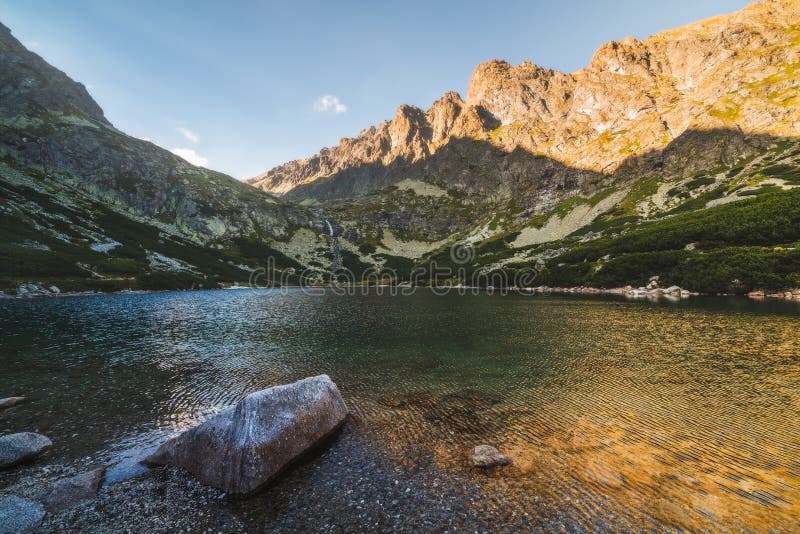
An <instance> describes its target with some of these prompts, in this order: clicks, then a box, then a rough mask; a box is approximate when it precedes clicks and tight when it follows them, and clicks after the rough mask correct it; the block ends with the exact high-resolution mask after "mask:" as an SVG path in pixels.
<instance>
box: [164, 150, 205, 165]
mask: <svg viewBox="0 0 800 534" xmlns="http://www.w3.org/2000/svg"><path fill="white" fill-rule="evenodd" d="M170 152H172V153H173V154H175V155H176V156H180V157H182V158H183V159H185V160H186V161H188V162H189V163H191V164H192V165H197V166H198V167H205V166H206V165H208V158H207V157H205V156H201V155H200V154H198V153H197V152H195V150H194V149H193V148H172V149H170Z"/></svg>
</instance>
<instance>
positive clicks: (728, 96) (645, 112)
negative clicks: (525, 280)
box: [249, 0, 800, 195]
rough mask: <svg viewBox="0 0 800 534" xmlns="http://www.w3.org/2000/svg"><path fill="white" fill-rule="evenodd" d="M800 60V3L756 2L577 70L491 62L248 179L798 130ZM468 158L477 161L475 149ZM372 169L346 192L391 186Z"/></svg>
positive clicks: (634, 151) (292, 181)
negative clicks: (438, 93) (698, 135)
mask: <svg viewBox="0 0 800 534" xmlns="http://www.w3.org/2000/svg"><path fill="white" fill-rule="evenodd" d="M798 63H800V2H798V1H797V0H769V1H766V2H760V3H754V4H751V5H749V6H748V7H746V8H745V9H743V10H742V11H740V12H738V13H735V14H733V15H725V16H719V17H714V18H711V19H708V20H704V21H700V22H697V23H694V24H690V25H688V26H685V27H682V28H678V29H675V30H669V31H665V32H662V33H660V34H657V35H654V36H652V37H649V38H647V39H644V40H638V39H635V38H633V37H628V38H624V39H622V40H619V41H610V42H608V43H606V44H604V45H602V46H601V47H600V48H599V49H598V50H597V51H596V52H595V53H594V55H593V56H592V58H591V60H590V61H589V63H588V65H587V66H586V67H585V68H583V69H580V70H578V71H576V72H573V73H564V72H559V71H556V70H552V69H547V68H544V67H541V66H538V65H535V64H533V63H530V62H524V63H521V64H520V65H511V64H509V63H508V62H507V61H503V60H497V59H493V60H490V61H486V62H484V63H481V64H479V65H478V66H477V67H476V68H475V70H474V72H473V73H472V77H471V79H470V82H469V88H468V91H467V97H466V100H462V99H461V98H460V97H459V96H458V95H457V94H456V93H447V94H446V95H444V96H443V97H442V98H440V99H439V100H437V101H436V102H434V104H433V105H432V106H431V108H430V109H429V110H428V111H427V112H423V111H422V110H420V109H418V108H414V107H411V106H401V108H399V109H398V112H397V114H396V115H395V117H394V118H393V119H392V120H391V121H389V122H388V123H382V124H381V125H379V126H378V127H377V128H375V129H370V130H365V131H364V132H362V134H361V135H359V137H358V138H357V140H356V142H354V143H353V142H350V141H347V142H344V143H342V144H341V145H340V146H339V147H334V148H331V149H329V150H325V151H323V152H321V153H320V155H319V156H317V157H316V158H321V159H322V160H324V164H321V165H316V163H311V162H316V161H317V159H316V158H311V159H310V160H308V161H309V163H306V164H304V163H302V162H293V163H290V164H287V165H284V166H281V167H278V168H276V169H273V170H271V171H268V172H267V173H265V174H263V175H261V176H258V177H255V178H253V179H251V180H250V181H249V182H250V183H251V184H253V185H255V186H256V187H261V188H264V189H266V190H268V191H272V192H279V193H283V192H287V191H289V190H291V189H292V188H293V187H296V186H297V185H299V184H306V183H309V182H313V181H314V180H316V179H317V178H320V177H323V176H324V177H329V178H332V179H334V180H335V178H336V175H337V174H338V173H343V172H347V171H348V169H351V168H352V167H353V166H354V165H355V166H362V167H363V166H364V165H372V167H370V168H371V169H373V170H372V171H370V172H373V173H374V172H378V173H380V172H382V171H380V168H381V166H385V165H387V164H389V163H393V162H394V163H395V164H396V163H397V162H398V161H399V162H401V163H405V164H409V165H410V164H413V163H415V162H417V161H420V160H421V159H426V158H429V157H431V156H432V155H433V154H435V153H436V152H437V151H438V150H441V149H442V148H443V147H445V146H447V145H448V144H449V143H451V142H452V141H454V140H459V139H472V140H478V141H480V142H483V143H487V144H488V145H489V146H491V147H494V148H496V149H498V150H502V151H505V152H511V151H514V150H517V149H522V150H525V151H527V152H529V153H531V154H542V155H546V156H547V157H549V158H551V159H553V160H555V161H557V162H558V163H559V164H563V165H567V166H569V167H573V168H577V169H583V170H589V171H592V172H598V173H603V174H609V175H610V174H613V173H615V172H616V171H617V170H618V169H619V168H620V167H621V166H622V165H623V164H624V163H625V162H627V161H629V160H631V159H633V158H637V157H641V156H643V155H645V154H648V153H653V152H656V151H660V150H663V149H665V147H667V146H668V145H669V144H670V143H671V142H672V141H674V140H675V139H676V138H678V137H679V136H681V135H682V134H684V133H686V132H689V131H692V130H701V131H702V130H711V129H731V130H734V131H740V132H743V133H745V134H766V135H773V136H786V135H796V134H798V133H800V111H799V109H800V108H799V107H798V106H797V105H796V104H798V103H800V101H798V97H797V90H798V84H799V83H800V82H799V81H798V77H797V73H798V72H800V71H798V67H797V64H798ZM462 156H463V157H465V158H466V159H465V160H464V161H465V164H468V163H469V158H470V155H469V154H462ZM474 157H476V158H477V157H480V156H479V155H478V154H475V155H474ZM375 165H377V167H375ZM426 172H427V171H426ZM371 176H373V175H372V174H370V173H368V172H366V171H365V172H361V173H360V174H359V177H360V178H359V180H361V181H363V182H364V183H363V184H362V186H360V187H348V188H347V190H348V191H352V190H360V191H363V192H368V191H371V190H374V188H375V187H378V186H384V185H385V183H384V181H385V180H384V179H378V180H375V181H374V183H372V182H371ZM442 179H444V180H449V179H450V177H442ZM529 179H532V178H529ZM310 191H311V190H309V189H308V188H306V189H304V191H303V194H312V195H313V194H315V193H313V192H310Z"/></svg>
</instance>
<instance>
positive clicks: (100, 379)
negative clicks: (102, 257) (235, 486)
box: [0, 290, 800, 531]
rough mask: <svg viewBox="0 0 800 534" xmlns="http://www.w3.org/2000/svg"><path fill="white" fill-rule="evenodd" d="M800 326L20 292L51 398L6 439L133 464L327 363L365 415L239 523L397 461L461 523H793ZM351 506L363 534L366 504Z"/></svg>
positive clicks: (667, 306)
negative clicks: (486, 449)
mask: <svg viewBox="0 0 800 534" xmlns="http://www.w3.org/2000/svg"><path fill="white" fill-rule="evenodd" d="M798 326H800V307H798V306H797V305H796V304H794V303H788V302H751V301H746V300H738V299H730V300H725V299H702V298H697V299H691V300H689V301H683V302H679V303H654V302H630V301H625V300H616V299H609V298H596V299H588V298H570V297H553V296H550V297H545V296H522V295H514V296H499V295H486V294H482V295H455V294H453V295H448V296H436V295H433V294H431V293H428V292H425V291H418V292H417V293H416V294H415V295H413V296H404V297H400V296H395V297H392V296H388V295H383V296H382V295H375V294H372V295H367V296H364V295H359V296H337V295H333V294H327V295H325V296H312V295H306V294H303V293H302V292H300V291H298V290H290V291H280V290H258V291H216V292H187V293H161V294H146V295H117V296H109V297H87V298H71V299H51V300H35V301H4V302H0V331H2V344H1V345H0V350H1V351H2V352H1V353H0V358H1V359H2V373H0V397H1V396H9V395H26V396H29V397H32V398H33V399H34V400H33V401H32V402H29V403H27V404H23V405H20V406H18V407H15V408H13V409H12V410H8V411H7V412H6V413H3V414H0V431H1V432H3V433H5V432H10V431H22V430H36V431H40V432H43V433H45V434H47V435H48V436H49V437H51V438H52V439H53V441H54V442H55V444H56V445H55V447H54V450H53V451H52V452H51V453H49V455H48V458H49V460H50V461H54V462H70V461H74V460H76V459H78V458H84V457H87V456H89V457H93V458H97V459H100V460H103V461H117V460H119V459H120V458H123V457H125V456H126V455H130V454H131V453H130V452H126V451H130V450H134V451H141V450H145V449H147V448H148V447H152V446H153V445H154V444H156V443H158V442H160V441H161V440H163V439H164V438H165V437H166V436H167V435H169V434H171V433H174V432H177V431H179V430H182V429H184V428H186V427H187V426H189V425H192V424H194V423H195V422H197V421H200V420H202V419H203V418H205V417H207V416H208V415H209V414H212V413H214V412H215V411H218V410H219V409H221V408H224V407H226V406H228V405H230V404H231V403H233V402H235V401H236V400H237V399H238V398H240V397H241V396H242V395H244V394H246V393H247V392H250V391H254V390H258V389H262V388H265V387H268V386H271V385H275V384H279V383H285V382H289V381H293V380H295V379H298V378H302V377H305V376H308V375H313V374H319V373H327V374H329V375H330V376H331V377H332V378H333V379H334V381H335V382H336V383H337V384H338V385H339V387H340V389H341V391H342V394H343V395H344V397H345V399H346V401H347V402H348V404H349V405H350V408H351V411H352V412H353V414H354V418H353V421H351V422H350V423H349V424H348V429H347V431H346V432H345V433H344V435H343V437H342V438H341V439H339V440H337V441H336V442H335V443H333V444H332V447H334V449H335V450H334V451H333V452H334V456H335V457H336V458H338V460H337V461H336V462H334V461H331V460H330V459H326V458H328V456H326V455H323V456H322V457H318V458H316V459H312V460H310V462H311V466H310V467H308V466H306V467H304V468H303V469H299V470H298V471H297V472H296V473H293V474H290V475H289V476H288V479H284V480H282V481H280V483H279V484H277V485H276V487H274V488H273V489H269V490H267V491H268V492H271V493H270V494H269V498H266V497H264V498H262V499H260V500H259V499H256V500H254V501H253V503H254V504H247V502H242V503H236V504H235V505H232V508H233V509H234V510H235V511H237V513H244V514H247V515H248V517H250V516H253V515H254V516H255V518H256V519H254V521H259V522H261V523H260V524H262V525H263V521H264V520H265V518H266V519H270V518H273V519H274V517H275V516H276V514H279V511H276V510H277V509H276V508H275V507H276V506H279V505H278V504H274V503H277V502H280V495H279V494H280V492H284V493H286V492H289V491H295V490H297V489H298V488H300V489H304V488H305V489H306V490H307V491H309V492H311V491H312V488H313V493H314V494H315V495H316V497H315V498H317V499H322V500H325V499H327V498H330V499H329V502H331V503H333V502H338V501H335V499H333V493H334V492H336V493H340V492H342V487H340V486H337V487H331V488H327V487H326V486H325V485H324V484H320V483H319V480H318V479H319V478H320V477H323V478H324V477H327V478H328V479H330V478H341V479H342V480H344V479H345V478H346V477H345V476H344V471H345V470H349V473H350V475H352V473H353V472H358V474H359V476H362V477H367V478H368V477H370V476H371V475H374V476H375V477H376V478H377V477H379V476H384V475H386V473H385V472H381V473H380V474H379V473H377V470H378V469H379V468H378V467H374V465H373V463H374V462H375V461H376V460H375V458H379V459H380V462H381V465H382V466H383V467H381V468H380V469H382V470H384V471H386V470H388V471H391V473H393V474H392V477H401V478H402V477H403V476H406V475H407V476H408V477H412V478H414V480H415V483H417V484H418V485H419V487H425V488H428V489H427V490H420V491H421V492H424V491H428V492H429V493H430V495H428V499H431V498H435V496H436V494H437V493H438V494H441V495H442V497H441V499H442V502H446V504H447V506H446V507H443V508H442V509H441V511H438V512H437V511H435V510H429V513H431V514H442V515H447V514H451V515H458V514H456V511H455V510H457V511H459V514H461V515H460V516H459V517H461V516H463V517H464V518H465V519H463V521H462V520H461V519H459V521H456V522H455V523H453V522H452V521H450V523H448V524H450V525H454V526H465V525H469V526H471V525H472V524H475V525H478V526H482V527H485V528H496V527H500V526H504V525H505V526H509V527H513V528H526V527H528V528H546V529H548V530H551V529H562V530H578V531H579V530H598V529H608V530H636V531H639V530H649V529H652V530H704V529H705V530H711V531H716V530H737V529H741V528H744V529H748V528H749V529H754V530H766V529H768V528H770V527H772V528H775V529H778V530H783V531H792V530H798V529H800V520H798V518H799V517H800V341H798ZM484 442H486V443H492V444H494V445H496V446H498V448H500V449H501V450H502V451H504V452H506V453H508V455H509V456H511V457H512V459H513V466H511V467H507V468H500V469H497V470H494V471H491V472H488V473H483V472H480V473H478V472H476V471H475V470H473V468H471V467H470V466H469V465H468V463H467V461H466V456H467V455H468V454H469V452H470V449H471V448H472V447H473V446H474V445H476V444H479V443H484ZM365 450H369V451H370V452H368V453H366V452H364V451H365ZM367 457H369V458H370V461H369V462H366V460H364V461H362V459H364V458H367ZM315 462H316V464H317V465H316V466H315V465H314V464H315ZM368 464H369V465H368ZM337 466H338V467H337ZM359 466H360V467H359ZM315 468H316V471H315V470H314V469H315ZM370 470H372V471H373V472H372V473H371V472H370ZM390 478H391V477H390ZM428 482H430V484H428ZM0 483H2V481H0ZM388 484H397V482H396V481H394V482H392V481H391V480H390V482H389V483H388ZM326 488H327V489H326ZM326 491H328V492H330V493H331V495H326V494H325V492H326ZM364 491H367V490H364ZM383 493H386V494H387V495H388V493H392V492H390V491H388V490H387V491H385V492H384V491H383V490H382V489H381V488H380V487H377V489H376V488H375V487H371V489H369V490H368V497H374V500H375V501H377V502H379V503H380V501H381V499H382V498H383V497H384V495H383ZM409 493H412V495H409V496H408V499H409V502H408V504H407V506H405V507H404V502H402V501H401V502H399V503H398V502H396V501H397V499H394V501H392V502H394V504H395V505H396V507H397V508H398V509H399V510H401V511H402V510H403V509H404V508H405V509H410V508H411V507H413V506H415V505H419V504H420V503H419V502H418V503H414V502H412V501H413V500H414V498H415V497H414V495H417V493H418V492H417V489H415V490H414V492H409ZM431 496H433V497H431ZM419 498H420V499H422V498H423V497H419ZM265 501H266V502H265ZM270 503H273V504H270ZM270 506H272V508H270ZM287 506H288V505H287ZM342 506H344V505H342ZM365 506H368V504H367V505H365ZM381 506H383V505H381ZM248 507H249V508H248ZM335 511H336V514H334V515H333V516H332V517H334V518H335V519H333V520H332V521H334V526H335V524H338V525H339V526H345V527H347V525H351V526H352V525H353V524H355V523H353V521H355V519H356V516H357V515H358V513H359V512H358V511H357V508H346V509H340V510H335ZM287 513H288V512H287ZM259 514H260V515H259ZM387 517H389V516H387ZM391 517H392V518H394V521H395V522H394V523H393V526H394V527H400V528H402V527H403V525H404V519H403V518H402V515H401V514H398V515H397V516H394V515H392V516H391ZM337 522H338V523H337ZM434 523H435V522H434ZM386 525H387V523H384V524H383V525H382V526H386ZM316 526H320V527H321V525H316Z"/></svg>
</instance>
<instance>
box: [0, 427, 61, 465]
mask: <svg viewBox="0 0 800 534" xmlns="http://www.w3.org/2000/svg"><path fill="white" fill-rule="evenodd" d="M52 446H53V442H52V441H50V440H49V439H47V438H46V437H45V436H42V435H41V434H36V433H34V432H20V433H19V434H8V435H7V436H2V437H0V467H13V466H15V465H17V464H21V463H23V462H27V461H29V460H32V459H34V458H36V457H37V456H39V455H40V454H41V453H43V452H44V451H45V450H47V449H49V448H50V447H52Z"/></svg>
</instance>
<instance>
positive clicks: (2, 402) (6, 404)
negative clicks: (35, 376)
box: [0, 397, 26, 410]
mask: <svg viewBox="0 0 800 534" xmlns="http://www.w3.org/2000/svg"><path fill="white" fill-rule="evenodd" d="M25 400H26V399H25V397H7V398H5V399H0V410H4V409H6V408H11V407H12V406H14V405H16V404H19V403H20V402H25Z"/></svg>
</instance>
